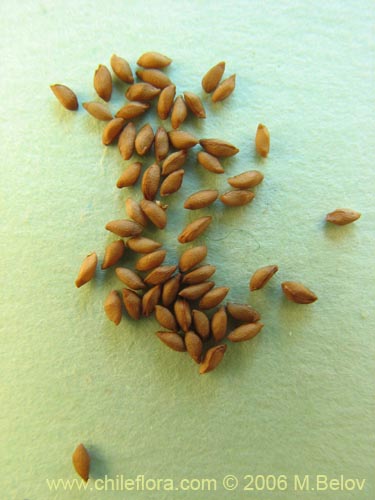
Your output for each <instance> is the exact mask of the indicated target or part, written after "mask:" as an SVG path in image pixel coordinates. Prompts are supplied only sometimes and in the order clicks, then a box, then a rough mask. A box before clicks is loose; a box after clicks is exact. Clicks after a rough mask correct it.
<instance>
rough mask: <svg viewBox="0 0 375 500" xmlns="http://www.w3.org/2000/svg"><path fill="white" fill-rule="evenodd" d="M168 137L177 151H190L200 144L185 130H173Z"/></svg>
mask: <svg viewBox="0 0 375 500" xmlns="http://www.w3.org/2000/svg"><path fill="white" fill-rule="evenodd" d="M168 136H169V140H170V141H171V144H172V146H173V147H174V148H176V149H190V148H193V147H194V146H196V145H197V144H198V139H196V138H195V137H194V136H193V135H191V134H189V132H185V131H183V130H171V131H170V132H169V134H168Z"/></svg>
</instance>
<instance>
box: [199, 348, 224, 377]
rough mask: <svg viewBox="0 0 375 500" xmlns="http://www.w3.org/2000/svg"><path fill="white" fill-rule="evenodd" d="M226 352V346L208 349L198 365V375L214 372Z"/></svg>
mask: <svg viewBox="0 0 375 500" xmlns="http://www.w3.org/2000/svg"><path fill="white" fill-rule="evenodd" d="M226 350H227V346H226V345H225V344H219V345H217V346H215V347H211V349H208V351H207V352H206V355H205V357H204V359H203V361H202V363H201V365H200V368H199V373H200V374H201V375H203V374H204V373H208V372H210V371H212V370H214V369H215V368H216V367H217V366H218V364H219V363H220V362H221V360H222V359H223V356H224V353H225V351H226Z"/></svg>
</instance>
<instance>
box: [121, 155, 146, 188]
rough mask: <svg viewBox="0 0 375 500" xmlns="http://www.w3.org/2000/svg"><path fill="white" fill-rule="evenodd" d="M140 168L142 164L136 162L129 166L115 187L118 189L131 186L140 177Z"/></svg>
mask: <svg viewBox="0 0 375 500" xmlns="http://www.w3.org/2000/svg"><path fill="white" fill-rule="evenodd" d="M141 168H142V163H140V162H139V161H136V162H135V163H132V164H131V165H129V166H128V167H127V169H126V170H124V172H123V173H122V174H121V175H120V177H119V178H118V181H117V183H116V186H117V187H118V188H123V187H128V186H133V185H134V184H135V183H136V182H137V180H138V177H139V176H140V173H141Z"/></svg>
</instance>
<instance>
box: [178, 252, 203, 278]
mask: <svg viewBox="0 0 375 500" xmlns="http://www.w3.org/2000/svg"><path fill="white" fill-rule="evenodd" d="M206 256H207V247H206V245H201V246H197V247H192V248H189V249H188V250H185V251H184V252H183V253H182V255H181V257H180V260H179V262H178V266H179V268H180V270H181V271H182V272H186V271H189V270H190V269H192V268H193V267H194V266H196V265H197V264H199V263H200V262H202V260H203V259H205V258H206Z"/></svg>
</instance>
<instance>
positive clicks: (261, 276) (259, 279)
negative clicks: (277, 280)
mask: <svg viewBox="0 0 375 500" xmlns="http://www.w3.org/2000/svg"><path fill="white" fill-rule="evenodd" d="M278 270H279V268H278V267H277V266H276V265H271V266H265V267H260V268H259V269H257V270H256V271H255V273H254V274H253V275H252V277H251V279H250V285H249V286H250V290H251V291H254V290H259V289H260V288H263V287H264V285H266V284H267V283H268V282H269V280H270V279H271V278H272V276H273V275H274V274H275V273H277V271H278Z"/></svg>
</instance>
